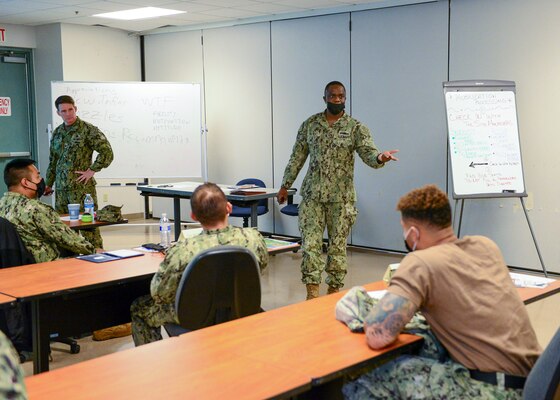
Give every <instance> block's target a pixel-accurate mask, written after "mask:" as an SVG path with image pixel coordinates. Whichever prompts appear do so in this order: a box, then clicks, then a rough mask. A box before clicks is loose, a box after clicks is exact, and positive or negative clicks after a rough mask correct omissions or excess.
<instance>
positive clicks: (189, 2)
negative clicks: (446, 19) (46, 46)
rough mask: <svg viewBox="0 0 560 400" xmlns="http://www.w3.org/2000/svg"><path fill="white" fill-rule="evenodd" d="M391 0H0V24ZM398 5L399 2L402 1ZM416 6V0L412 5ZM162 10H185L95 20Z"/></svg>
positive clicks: (192, 16) (205, 15) (207, 16)
mask: <svg viewBox="0 0 560 400" xmlns="http://www.w3.org/2000/svg"><path fill="white" fill-rule="evenodd" d="M386 2H387V1H386V0H377V1H375V0H183V1H181V0H116V1H112V0H107V1H104V0H0V23H5V24H15V25H30V26H36V25H43V24H50V23H57V22H63V23H69V24H81V25H103V26H109V27H112V28H118V29H124V30H126V31H132V32H141V31H148V30H152V29H156V28H160V27H165V26H195V25H207V24H217V23H232V22H236V21H239V20H249V21H250V20H251V19H259V18H265V17H266V18H270V17H273V18H272V19H277V18H279V17H282V15H284V16H286V17H289V16H291V14H293V15H298V14H306V13H310V12H316V11H317V10H321V9H322V10H324V11H326V9H338V8H345V7H346V8H351V7H353V6H357V5H360V6H363V5H365V4H377V6H379V5H380V4H379V3H386ZM397 2H398V1H397ZM413 2H414V1H413ZM148 6H152V7H162V8H170V9H174V10H180V11H186V13H185V14H178V15H173V16H169V17H159V18H152V19H145V20H137V21H119V20H111V19H107V18H97V17H92V15H94V14H99V13H106V12H111V11H121V10H127V9H131V8H139V7H148Z"/></svg>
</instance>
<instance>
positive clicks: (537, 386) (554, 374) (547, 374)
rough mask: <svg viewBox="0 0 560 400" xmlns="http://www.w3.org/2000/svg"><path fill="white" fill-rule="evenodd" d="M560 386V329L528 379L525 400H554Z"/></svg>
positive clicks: (524, 392)
mask: <svg viewBox="0 0 560 400" xmlns="http://www.w3.org/2000/svg"><path fill="white" fill-rule="evenodd" d="M559 385H560V329H558V330H557V331H556V334H555V335H554V337H553V338H552V340H551V341H550V343H549V344H548V346H546V349H545V350H544V351H543V353H542V354H541V356H540V357H539V359H538V360H537V362H536V363H535V365H534V366H533V369H532V370H531V372H530V373H529V376H528V377H527V381H526V382H525V387H524V388H523V399H525V400H536V399H538V400H552V399H555V398H556V397H554V396H555V394H556V392H558V391H559V388H558V386H559Z"/></svg>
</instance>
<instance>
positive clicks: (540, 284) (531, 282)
mask: <svg viewBox="0 0 560 400" xmlns="http://www.w3.org/2000/svg"><path fill="white" fill-rule="evenodd" d="M509 275H510V276H511V280H512V281H513V284H514V285H515V287H519V288H524V287H532V288H545V287H547V286H548V284H549V283H551V282H554V279H549V278H542V277H540V276H534V275H527V274H518V273H516V272H510V273H509Z"/></svg>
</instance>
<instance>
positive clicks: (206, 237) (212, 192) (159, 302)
mask: <svg viewBox="0 0 560 400" xmlns="http://www.w3.org/2000/svg"><path fill="white" fill-rule="evenodd" d="M191 208H192V212H191V218H192V219H193V220H195V221H198V222H200V223H201V224H202V228H203V229H204V230H203V231H202V233H200V235H197V236H194V237H192V238H188V239H187V240H185V241H182V242H178V243H177V244H175V245H174V246H172V247H171V248H170V249H169V250H168V251H167V254H166V256H165V259H164V260H163V262H162V263H161V265H160V266H159V270H158V271H157V272H156V274H155V276H154V277H153V279H152V283H151V287H150V291H151V295H147V296H142V297H139V298H138V299H136V300H135V301H134V302H133V303H132V306H131V308H130V313H131V317H132V336H133V338H134V344H135V345H136V346H140V345H142V344H146V343H150V342H154V341H156V340H161V338H162V336H161V326H162V325H164V324H166V323H168V322H169V323H178V321H177V315H176V313H175V306H174V303H175V295H176V293H177V288H178V286H179V282H180V281H181V277H182V275H183V271H184V270H185V268H186V267H187V265H188V263H189V262H190V261H191V260H192V259H193V257H194V256H195V255H197V254H198V253H200V252H201V251H203V250H206V249H208V248H211V247H215V246H220V245H232V246H244V247H247V248H248V249H249V250H251V251H252V252H253V253H254V255H255V256H256V258H257V261H258V262H259V266H260V268H261V271H262V270H263V269H264V268H266V266H267V265H268V252H267V249H266V244H265V242H264V239H263V237H262V236H261V234H260V233H259V232H258V231H257V230H256V229H253V228H237V227H234V226H231V225H229V223H228V216H229V214H230V213H231V208H232V206H231V204H230V203H229V202H228V201H227V200H226V197H225V195H224V193H223V192H222V190H221V189H220V188H219V187H218V186H217V185H215V184H213V183H205V184H203V185H200V186H199V187H197V188H196V190H195V191H194V193H193V195H192V197H191Z"/></svg>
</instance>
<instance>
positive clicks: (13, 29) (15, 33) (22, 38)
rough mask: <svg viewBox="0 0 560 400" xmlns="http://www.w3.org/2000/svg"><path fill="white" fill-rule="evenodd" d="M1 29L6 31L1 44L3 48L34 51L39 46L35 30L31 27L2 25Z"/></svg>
mask: <svg viewBox="0 0 560 400" xmlns="http://www.w3.org/2000/svg"><path fill="white" fill-rule="evenodd" d="M0 28H2V29H5V31H4V41H3V42H0V46H1V47H4V46H6V47H23V48H27V49H33V48H35V47H36V46H37V42H36V36H35V28H33V27H31V26H24V25H10V24H0Z"/></svg>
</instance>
